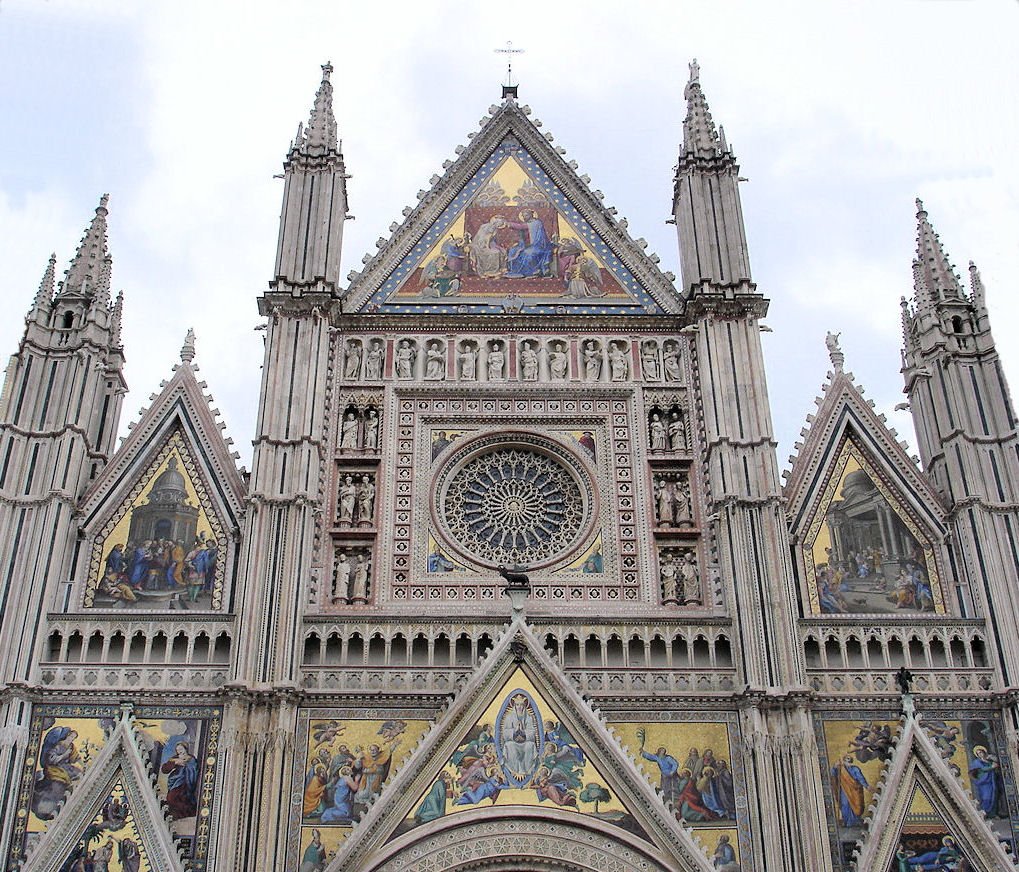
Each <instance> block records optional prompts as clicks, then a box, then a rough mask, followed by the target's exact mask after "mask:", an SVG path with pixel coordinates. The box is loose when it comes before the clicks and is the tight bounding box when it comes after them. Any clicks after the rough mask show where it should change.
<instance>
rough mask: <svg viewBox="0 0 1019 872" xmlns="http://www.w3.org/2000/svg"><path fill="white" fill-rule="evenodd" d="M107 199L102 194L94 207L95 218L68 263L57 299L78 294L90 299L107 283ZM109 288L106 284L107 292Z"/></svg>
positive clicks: (108, 198) (108, 266)
mask: <svg viewBox="0 0 1019 872" xmlns="http://www.w3.org/2000/svg"><path fill="white" fill-rule="evenodd" d="M109 202H110V195H109V194H103V196H102V197H101V198H100V199H99V205H98V206H97V207H96V215H95V218H93V219H92V223H91V224H89V226H88V228H87V229H86V230H85V234H84V236H82V238H81V242H80V243H79V244H78V250H77V252H75V255H74V258H73V259H72V260H71V266H70V267H69V268H68V270H67V272H66V273H65V274H64V280H63V281H62V282H61V283H60V291H59V294H58V296H63V295H64V294H80V295H82V296H85V297H91V296H92V295H93V294H95V292H96V289H97V288H101V286H102V284H103V283H104V282H106V281H108V274H109V270H110V262H109V252H108V251H107V249H106V216H107V214H108V213H107V210H106V206H107V204H108V203H109ZM108 290H109V285H108V284H107V292H108Z"/></svg>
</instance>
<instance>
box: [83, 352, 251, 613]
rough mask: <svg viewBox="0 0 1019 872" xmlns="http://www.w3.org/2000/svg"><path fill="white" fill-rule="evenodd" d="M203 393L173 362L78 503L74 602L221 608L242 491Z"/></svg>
mask: <svg viewBox="0 0 1019 872" xmlns="http://www.w3.org/2000/svg"><path fill="white" fill-rule="evenodd" d="M203 388H204V383H200V382H199V381H198V380H197V377H196V375H195V367H193V366H191V365H190V364H182V365H180V366H178V367H177V368H176V370H175V372H174V375H173V378H172V379H171V380H170V381H169V382H168V383H167V384H166V385H164V387H163V390H162V391H161V392H160V394H159V395H158V396H156V397H154V398H153V401H152V404H151V406H149V408H148V409H146V410H144V411H143V413H142V415H141V418H140V419H139V420H138V422H137V423H136V424H135V425H134V426H133V427H132V428H131V432H130V434H129V435H128V437H127V438H126V439H125V440H124V442H123V444H122V445H121V446H120V448H119V449H118V450H117V452H116V454H115V455H114V456H113V458H112V460H111V462H110V463H109V464H108V465H107V466H106V467H105V468H104V469H103V470H102V471H101V472H100V474H99V476H98V477H97V478H96V481H95V482H94V483H93V485H92V487H91V488H90V489H89V491H88V493H86V495H85V497H84V498H83V500H82V503H81V506H80V512H81V515H82V518H83V520H82V528H83V530H84V532H85V536H86V542H87V545H88V551H87V558H86V564H85V566H84V567H83V569H82V570H81V573H80V574H81V575H82V576H83V579H82V581H81V583H80V585H79V589H78V591H77V593H76V600H77V602H76V605H77V606H79V607H83V608H86V609H115V610H124V609H127V610H143V611H166V610H167V609H173V608H186V609H188V610H195V609H197V610H199V611H220V610H222V609H224V608H225V607H226V602H227V595H228V591H227V589H226V580H227V579H228V578H229V569H230V565H231V561H232V559H233V551H234V550H235V548H236V541H237V531H238V529H239V527H240V521H241V517H242V515H243V499H244V491H245V488H244V483H243V480H242V479H241V476H240V473H239V471H238V469H237V466H236V464H235V462H234V459H235V458H234V455H233V452H232V451H231V448H230V444H229V443H228V441H227V440H226V439H224V437H223V436H222V435H221V432H220V431H221V429H222V428H221V425H220V422H219V421H218V419H217V414H218V413H217V411H216V410H213V409H212V408H211V407H210V401H211V398H210V397H207V396H206V395H205V394H204V392H203ZM157 551H158V552H159V553H156V552H157ZM164 552H165V553H164ZM159 570H162V573H161V575H160V572H159Z"/></svg>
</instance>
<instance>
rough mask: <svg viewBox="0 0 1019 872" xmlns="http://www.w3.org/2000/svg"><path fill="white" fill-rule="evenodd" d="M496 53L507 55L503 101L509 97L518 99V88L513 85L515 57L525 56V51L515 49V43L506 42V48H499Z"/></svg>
mask: <svg viewBox="0 0 1019 872" xmlns="http://www.w3.org/2000/svg"><path fill="white" fill-rule="evenodd" d="M494 51H495V52H496V54H504V55H506V84H505V85H503V86H502V98H503V100H505V99H506V98H507V97H513V98H514V99H516V96H517V87H518V86H517V85H514V84H513V55H515V54H523V53H524V49H522V48H513V41H512V40H506V48H497V49H495V50H494Z"/></svg>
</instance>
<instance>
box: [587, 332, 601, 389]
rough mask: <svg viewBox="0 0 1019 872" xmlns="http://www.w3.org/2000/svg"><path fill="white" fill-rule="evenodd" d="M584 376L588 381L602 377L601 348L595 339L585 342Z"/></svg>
mask: <svg viewBox="0 0 1019 872" xmlns="http://www.w3.org/2000/svg"><path fill="white" fill-rule="evenodd" d="M584 378H586V379H587V380H588V381H598V380H599V379H600V378H601V349H600V348H598V343H597V342H595V341H594V340H593V339H588V340H587V342H585V343H584Z"/></svg>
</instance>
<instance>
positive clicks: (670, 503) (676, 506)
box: [654, 474, 693, 527]
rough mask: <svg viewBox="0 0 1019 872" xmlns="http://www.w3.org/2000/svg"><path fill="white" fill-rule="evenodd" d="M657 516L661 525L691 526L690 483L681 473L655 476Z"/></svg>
mask: <svg viewBox="0 0 1019 872" xmlns="http://www.w3.org/2000/svg"><path fill="white" fill-rule="evenodd" d="M654 493H655V517H656V519H657V521H658V526H659V527H690V526H692V525H693V516H692V514H691V511H690V484H689V482H688V481H687V480H686V478H685V477H682V476H679V475H665V474H663V475H656V476H655V477H654Z"/></svg>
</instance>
